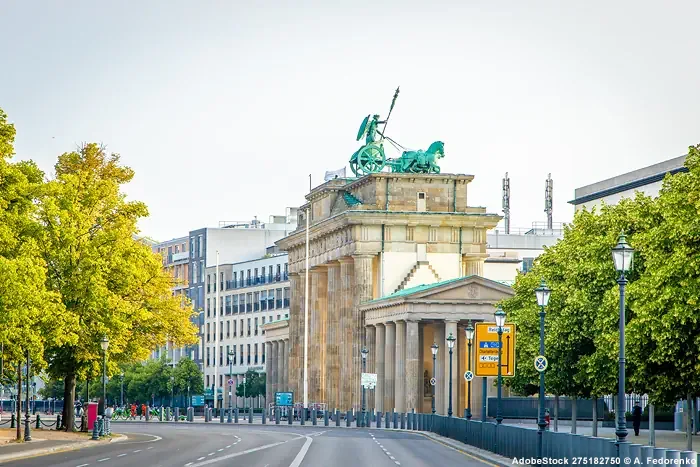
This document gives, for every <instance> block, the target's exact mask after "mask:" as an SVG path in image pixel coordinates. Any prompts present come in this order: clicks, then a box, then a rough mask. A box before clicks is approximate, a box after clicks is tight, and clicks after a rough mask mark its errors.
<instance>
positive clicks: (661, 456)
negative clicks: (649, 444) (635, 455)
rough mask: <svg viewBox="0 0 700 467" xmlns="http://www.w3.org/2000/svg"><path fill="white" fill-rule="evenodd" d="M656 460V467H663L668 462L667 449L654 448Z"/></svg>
mask: <svg viewBox="0 0 700 467" xmlns="http://www.w3.org/2000/svg"><path fill="white" fill-rule="evenodd" d="M654 460H655V461H656V462H654V463H655V464H656V465H663V464H664V463H665V461H666V449H664V448H654Z"/></svg>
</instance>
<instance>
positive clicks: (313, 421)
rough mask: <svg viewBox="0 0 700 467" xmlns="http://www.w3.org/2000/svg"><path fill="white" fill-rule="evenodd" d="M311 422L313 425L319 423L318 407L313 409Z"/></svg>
mask: <svg viewBox="0 0 700 467" xmlns="http://www.w3.org/2000/svg"><path fill="white" fill-rule="evenodd" d="M311 424H312V425H313V426H316V425H318V417H317V416H316V409H312V410H311Z"/></svg>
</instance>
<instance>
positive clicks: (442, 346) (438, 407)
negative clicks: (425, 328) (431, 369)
mask: <svg viewBox="0 0 700 467" xmlns="http://www.w3.org/2000/svg"><path fill="white" fill-rule="evenodd" d="M433 337H434V341H435V343H436V344H437V345H438V354H437V358H436V359H435V379H436V380H437V381H436V383H435V411H436V413H438V414H440V415H447V404H445V400H446V397H445V391H443V390H442V388H444V387H445V381H447V379H446V377H445V357H444V355H445V354H446V353H447V341H445V323H444V321H438V322H436V323H434V324H433ZM430 345H433V344H430ZM448 358H449V356H448Z"/></svg>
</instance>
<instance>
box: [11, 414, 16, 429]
mask: <svg viewBox="0 0 700 467" xmlns="http://www.w3.org/2000/svg"><path fill="white" fill-rule="evenodd" d="M14 427H15V413H14V412H12V417H10V428H14Z"/></svg>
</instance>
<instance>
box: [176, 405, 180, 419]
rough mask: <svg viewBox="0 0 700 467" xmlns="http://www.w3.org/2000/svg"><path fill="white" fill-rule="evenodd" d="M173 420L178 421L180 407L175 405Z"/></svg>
mask: <svg viewBox="0 0 700 467" xmlns="http://www.w3.org/2000/svg"><path fill="white" fill-rule="evenodd" d="M175 421H176V422H179V421H180V407H175Z"/></svg>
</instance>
